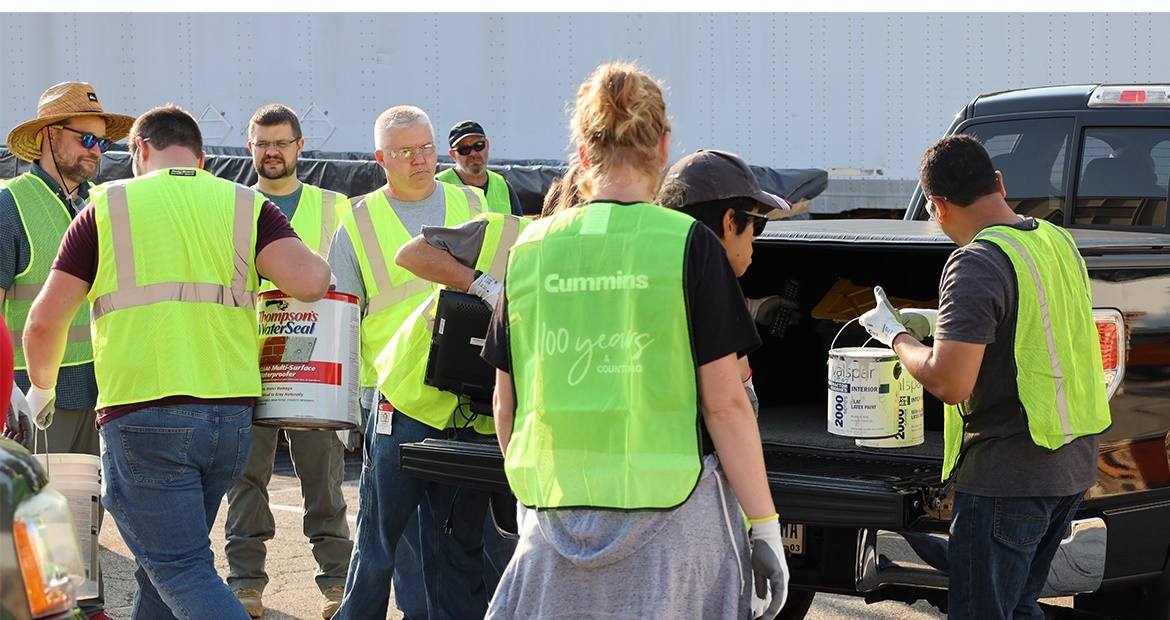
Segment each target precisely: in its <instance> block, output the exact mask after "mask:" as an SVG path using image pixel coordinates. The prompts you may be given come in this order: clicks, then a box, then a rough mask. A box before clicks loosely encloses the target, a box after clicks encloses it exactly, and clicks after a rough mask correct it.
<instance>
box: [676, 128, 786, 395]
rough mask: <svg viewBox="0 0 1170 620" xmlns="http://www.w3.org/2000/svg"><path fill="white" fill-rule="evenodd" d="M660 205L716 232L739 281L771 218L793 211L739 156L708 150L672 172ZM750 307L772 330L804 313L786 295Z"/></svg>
mask: <svg viewBox="0 0 1170 620" xmlns="http://www.w3.org/2000/svg"><path fill="white" fill-rule="evenodd" d="M657 202H658V204H659V205H662V206H664V207H666V208H668V209H676V210H678V211H681V212H683V213H686V214H687V215H690V216H691V217H693V218H695V219H696V220H699V221H700V222H702V223H703V224H705V225H706V226H707V228H710V229H711V230H712V231H714V233H715V235H716V236H718V237H719V241H721V242H722V243H723V249H724V250H726V251H727V260H728V261H729V262H731V268H732V270H733V271H734V272H735V275H736V277H739V276H742V275H743V274H744V272H745V271H747V268H748V265H750V264H751V263H752V242H753V241H755V240H756V237H759V236H760V235H761V234H763V232H764V228H765V227H766V226H767V223H768V213H770V212H771V211H773V210H775V209H780V210H782V211H787V210H789V209H791V208H792V205H791V204H789V203H788V201H787V200H784V199H783V198H781V197H779V196H777V195H775V194H772V193H769V192H765V191H764V190H763V189H761V188H760V183H759V181H757V180H756V175H754V174H752V171H751V168H748V165H747V163H745V162H744V161H743V160H742V159H740V157H739V156H738V155H736V154H735V153H730V152H728V151H717V150H708V149H699V150H698V151H695V152H694V153H691V154H690V155H687V156H686V157H684V158H682V159H680V160H679V161H678V162H677V163H675V164H674V165H673V166H671V167H670V170H667V171H666V178H665V179H664V180H663V183H662V188H661V189H660V190H658V199H657ZM747 304H748V308H749V309H750V310H751V313H752V317H753V318H754V319H755V320H756V322H757V323H759V324H761V325H767V326H771V325H772V323H773V319H774V318H775V315H776V312H777V311H778V310H780V309H781V308H786V309H789V310H797V309H798V308H799V306H798V305H797V303H796V301H795V300H793V299H788V298H785V297H782V296H780V295H770V296H768V297H763V298H760V299H748V300H747ZM793 315H794V316H795V317H799V315H798V314H796V313H793ZM791 322H792V323H795V322H796V319H793V320H792V321H791ZM739 364H740V375H741V376H740V379H742V380H743V382H744V388H745V389H746V390H747V392H748V398H749V399H750V400H751V402H752V408H753V409H755V410H756V411H757V413H758V412H759V401H758V400H757V399H756V393H755V388H754V387H753V385H752V373H751V368H749V367H748V363H747V358H746V357H742V358H740V359H739Z"/></svg>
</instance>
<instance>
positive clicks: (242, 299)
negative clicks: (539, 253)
mask: <svg viewBox="0 0 1170 620" xmlns="http://www.w3.org/2000/svg"><path fill="white" fill-rule="evenodd" d="M106 200H107V203H108V205H109V213H110V233H111V237H112V239H113V246H114V263H115V264H116V266H117V277H118V288H117V290H114V291H111V292H109V293H106V294H105V295H102V296H101V297H98V298H97V299H96V300H94V302H93V307H92V308H91V310H90V315H91V317H92V319H93V320H94V321H96V320H98V319H100V318H101V317H103V316H105V315H106V314H108V313H110V312H113V311H115V310H125V309H126V308H135V307H138V306H146V305H150V304H154V303H159V302H164V301H185V302H198V303H211V304H218V305H222V306H227V307H229V308H255V307H256V294H255V293H254V292H253V291H249V290H248V273H249V264H250V260H249V258H250V257H251V256H252V247H253V244H252V230H253V229H254V228H255V226H256V217H255V206H256V194H255V192H253V191H252V190H250V189H248V188H246V187H244V186H242V185H241V186H237V187H236V209H235V218H234V220H235V221H234V222H233V223H232V248H233V263H234V267H235V273H234V275H233V276H232V284H231V286H230V287H227V286H223V285H222V284H210V283H206V282H159V283H156V284H148V285H146V286H137V285H136V283H135V268H134V244H133V237H132V234H131V232H130V205H129V204H128V203H127V201H126V188H125V187H124V186H122V185H115V186H112V187H110V189H109V191H107V192H106Z"/></svg>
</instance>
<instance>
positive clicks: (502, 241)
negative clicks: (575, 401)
mask: <svg viewBox="0 0 1170 620" xmlns="http://www.w3.org/2000/svg"><path fill="white" fill-rule="evenodd" d="M479 217H481V218H483V219H485V220H487V227H486V228H485V230H484V239H483V246H482V247H481V248H480V250H479V256H478V257H477V258H476V261H475V269H477V270H478V271H482V272H484V273H486V274H488V275H490V276H491V277H493V278H495V279H496V280H499V281H500V282H503V281H504V269H505V267H506V266H507V264H508V263H507V261H508V249H509V248H511V247H512V245H514V244H515V243H516V238H517V237H518V236H519V235H520V231H522V230H523V229H524V228H525V227H526V226H527V225H528V224H529V220H527V219H524V218H522V217H516V216H514V215H504V214H502V213H483V214H480V216H479ZM438 299H439V291H435V292H433V293H431V294H430V296H428V297H427V299H426V301H424V302H423V303H422V304H420V305H419V306H418V307H417V308H415V309H414V311H413V312H411V313H410V316H409V317H407V319H406V321H405V322H403V324H402V327H400V328H399V329H398V331H396V332H394V337H393V338H391V339H390V343H389V344H388V345H386V348H385V349H383V350H382V353H381V354H380V355H378V359H377V360H376V361H375V362H374V366H375V368H376V370H377V372H378V389H379V390H380V391H381V392H382V394H383V395H384V396H385V397H386V400H387V401H389V403H390V404H391V405H393V406H394V408H395V409H396V410H398V411H400V412H402V413H403V414H404V415H408V416H410V417H412V418H414V419H416V420H418V421H419V422H422V423H423V424H426V425H427V426H431V427H434V428H437V429H439V430H442V429H446V428H451V427H454V426H459V425H458V423H457V421H456V420H455V416H454V414H455V410H456V408H457V407H458V406H459V401H460V398H459V397H458V396H457V395H455V394H453V393H451V392H446V391H443V390H440V389H438V388H435V387H431V386H429V385H427V384H426V383H424V382H423V380H424V379H425V377H426V368H427V357H428V356H429V355H430V349H431V336H432V335H433V333H434V331H435V312H436V306H437V303H438ZM471 425H472V428H474V429H475V430H476V432H478V433H480V434H483V435H493V434H495V432H496V427H495V423H494V422H493V421H492V418H491V417H488V416H475V418H474V420H473V421H472V423H471Z"/></svg>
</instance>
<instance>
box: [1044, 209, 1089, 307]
mask: <svg viewBox="0 0 1170 620" xmlns="http://www.w3.org/2000/svg"><path fill="white" fill-rule="evenodd" d="M1052 227H1053V228H1055V229H1056V231H1057V232H1059V233H1060V236H1061V237H1062V238H1064V240H1065V242H1067V243H1068V247H1069V249H1071V250H1072V253H1073V255H1074V256H1077V257H1078V258H1079V257H1080V255H1081V251H1080V250H1079V249H1077V243H1076V241H1073V238H1072V235H1071V234H1069V232H1068V231H1067V230H1065V229H1063V228H1061V227H1060V226H1056V225H1055V224H1054V225H1053V226H1052ZM1079 262H1080V261H1078V264H1079ZM1078 271H1080V272H1081V282H1082V283H1083V284H1084V285H1085V292H1086V293H1088V294H1089V300H1090V301H1092V299H1093V289H1092V288H1090V287H1089V273H1088V272H1087V271H1085V270H1084V269H1079V270H1078Z"/></svg>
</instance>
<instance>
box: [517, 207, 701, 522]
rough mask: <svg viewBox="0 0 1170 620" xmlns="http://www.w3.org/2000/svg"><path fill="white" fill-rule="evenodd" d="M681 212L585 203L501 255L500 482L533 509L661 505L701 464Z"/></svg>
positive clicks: (687, 486)
mask: <svg viewBox="0 0 1170 620" xmlns="http://www.w3.org/2000/svg"><path fill="white" fill-rule="evenodd" d="M695 225H696V222H695V220H694V219H693V218H691V217H690V216H688V215H685V214H682V213H679V212H677V211H672V210H669V209H663V208H661V207H657V206H654V205H649V204H645V203H639V204H633V205H617V204H612V203H606V202H595V203H590V204H588V205H585V206H580V207H577V208H575V209H570V210H568V211H565V212H562V213H559V214H557V215H555V216H553V217H549V218H544V219H542V220H538V221H537V222H534V223H533V224H532V225H531V226H529V227H528V228H527V229H526V230H525V231H524V234H522V235H521V236H520V240H519V241H518V242H517V243H516V245H515V246H514V247H513V248H512V251H511V254H510V256H509V259H508V274H507V275H508V281H507V282H508V283H507V286H506V287H505V289H504V290H505V294H506V296H507V303H508V330H509V343H510V348H511V362H512V378H513V381H514V386H515V394H516V417H515V420H514V423H513V433H512V440H511V443H510V445H509V446H508V453H507V455H506V457H505V459H504V468H505V471H506V472H507V475H508V483H509V485H510V486H511V487H512V491H513V492H514V493H515V494H516V497H517V499H519V501H520V502H521V503H523V504H524V505H525V506H534V507H537V508H580V507H592V508H618V509H660V510H662V509H669V508H672V507H675V506H678V505H680V504H682V503H683V502H684V501H686V499H687V498H688V497H689V496H690V494H691V492H692V491H693V490H694V488H695V485H696V484H697V483H698V480H699V475H700V473H701V470H702V454H701V437H700V408H699V398H698V388H697V386H696V382H697V374H696V373H697V368H696V365H695V360H694V353H693V351H692V350H691V339H690V331H689V325H688V320H687V305H686V292H685V289H684V273H685V265H684V255H685V250H686V245H687V238H688V236H689V235H690V232H691V230H692V227H694V226H695Z"/></svg>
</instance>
